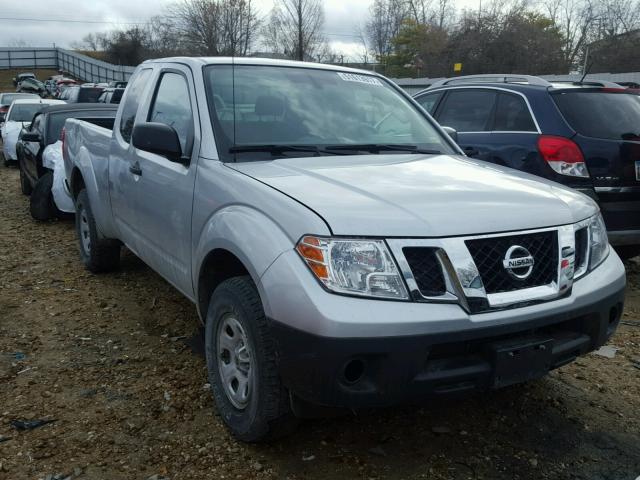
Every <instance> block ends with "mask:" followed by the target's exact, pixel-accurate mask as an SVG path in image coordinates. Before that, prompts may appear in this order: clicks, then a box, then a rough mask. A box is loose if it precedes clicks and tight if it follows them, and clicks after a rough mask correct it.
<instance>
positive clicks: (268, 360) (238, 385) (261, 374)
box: [206, 276, 297, 442]
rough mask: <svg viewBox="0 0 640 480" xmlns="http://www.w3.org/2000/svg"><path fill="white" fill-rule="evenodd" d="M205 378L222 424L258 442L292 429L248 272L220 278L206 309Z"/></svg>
mask: <svg viewBox="0 0 640 480" xmlns="http://www.w3.org/2000/svg"><path fill="white" fill-rule="evenodd" d="M206 327H207V328H206V354H207V368H208V370H209V383H210V384H211V389H212V391H213V396H214V399H215V402H216V406H217V408H218V411H219V413H220V416H221V417H222V420H223V421H224V423H225V425H226V426H227V428H228V429H229V430H230V431H231V433H232V434H233V435H234V436H235V437H237V438H238V439H239V440H242V441H245V442H262V441H268V440H272V439H275V438H279V437H281V436H283V435H286V434H288V433H290V432H292V431H293V430H294V429H295V426H296V424H297V421H296V419H295V417H294V416H293V413H292V412H291V403H290V399H289V394H288V392H287V390H286V389H285V388H284V386H283V385H282V383H281V381H280V377H279V375H278V372H277V366H276V349H275V341H274V339H273V337H272V336H271V332H270V330H269V327H268V325H267V319H266V317H265V314H264V311H263V309H262V302H261V301H260V297H259V295H258V292H257V290H256V287H255V285H254V283H253V281H252V280H251V278H250V277H248V276H245V277H235V278H231V279H229V280H226V281H224V282H222V283H221V284H220V285H219V286H218V287H217V288H216V290H215V291H214V292H213V295H212V296H211V301H210V303H209V310H208V312H207V325H206Z"/></svg>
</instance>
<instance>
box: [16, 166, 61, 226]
mask: <svg viewBox="0 0 640 480" xmlns="http://www.w3.org/2000/svg"><path fill="white" fill-rule="evenodd" d="M20 172H21V175H24V173H22V169H21V170H20ZM20 181H21V182H22V178H21V179H20ZM52 187H53V173H52V172H47V173H45V174H44V175H43V176H42V177H40V179H39V180H38V181H37V182H36V185H35V187H34V188H33V191H32V192H31V198H30V200H29V211H30V212H31V216H32V217H33V218H34V220H40V221H45V220H50V219H52V218H54V217H56V216H59V215H60V211H59V210H58V207H56V204H55V203H54V201H53V193H52V192H51V188H52Z"/></svg>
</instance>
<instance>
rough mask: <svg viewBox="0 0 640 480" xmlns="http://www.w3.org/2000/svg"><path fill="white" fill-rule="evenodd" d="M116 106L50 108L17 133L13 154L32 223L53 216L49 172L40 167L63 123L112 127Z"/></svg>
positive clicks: (83, 104) (97, 105)
mask: <svg viewBox="0 0 640 480" xmlns="http://www.w3.org/2000/svg"><path fill="white" fill-rule="evenodd" d="M116 111H117V105H105V104H96V103H88V104H87V103H74V104H67V105H52V106H50V107H46V108H44V109H42V110H41V111H40V112H38V113H37V114H36V115H35V116H34V117H33V121H32V122H31V125H30V126H29V127H26V128H23V129H22V131H21V132H20V137H19V140H18V144H17V145H16V151H17V152H18V166H19V168H20V187H21V190H22V193H24V194H25V195H31V202H30V203H31V215H32V216H33V218H35V219H36V220H47V219H49V218H52V217H53V216H55V215H56V213H57V209H56V207H55V203H54V202H53V198H52V194H51V186H52V185H53V171H52V170H51V169H49V168H46V167H45V166H44V165H43V164H42V153H43V152H44V149H45V148H46V147H47V146H48V145H51V144H53V143H55V142H56V141H57V140H60V136H61V133H62V128H63V127H64V122H65V121H66V120H67V119H68V118H81V119H82V120H86V121H90V122H92V123H94V124H97V125H101V126H104V127H107V128H112V127H113V121H114V119H115V116H116Z"/></svg>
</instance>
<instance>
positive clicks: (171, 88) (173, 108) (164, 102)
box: [149, 72, 193, 154]
mask: <svg viewBox="0 0 640 480" xmlns="http://www.w3.org/2000/svg"><path fill="white" fill-rule="evenodd" d="M149 121H150V122H160V123H164V124H165V125H169V126H170V127H173V128H174V129H175V131H176V132H177V133H178V137H179V138H180V146H181V147H182V151H183V152H184V153H187V154H188V150H189V146H190V143H191V137H192V132H193V113H192V111H191V100H190V98H189V86H188V84H187V80H186V79H185V78H184V77H183V76H182V75H180V74H179V73H173V72H167V73H164V74H163V75H162V77H160V83H159V85H158V91H157V92H156V98H155V99H154V101H153V106H152V107H151V112H150V113H149Z"/></svg>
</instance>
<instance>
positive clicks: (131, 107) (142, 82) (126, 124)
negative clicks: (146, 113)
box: [120, 68, 152, 143]
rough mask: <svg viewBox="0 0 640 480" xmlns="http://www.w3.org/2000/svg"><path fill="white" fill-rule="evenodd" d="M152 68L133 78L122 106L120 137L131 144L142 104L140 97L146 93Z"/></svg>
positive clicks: (140, 72) (141, 71)
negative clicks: (134, 126)
mask: <svg viewBox="0 0 640 480" xmlns="http://www.w3.org/2000/svg"><path fill="white" fill-rule="evenodd" d="M151 71H152V69H151V68H145V69H143V70H140V71H139V72H138V74H137V75H136V76H135V78H133V80H132V81H131V84H130V85H129V91H128V92H127V98H126V101H125V102H124V105H122V116H121V118H120V135H121V136H122V139H123V140H124V141H125V142H127V143H129V142H130V141H131V133H132V132H133V125H134V123H135V120H136V113H138V105H139V104H140V96H141V95H142V93H143V92H144V87H145V86H146V84H147V80H148V79H149V75H150V74H151Z"/></svg>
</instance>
